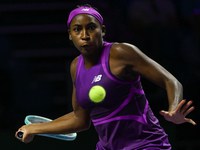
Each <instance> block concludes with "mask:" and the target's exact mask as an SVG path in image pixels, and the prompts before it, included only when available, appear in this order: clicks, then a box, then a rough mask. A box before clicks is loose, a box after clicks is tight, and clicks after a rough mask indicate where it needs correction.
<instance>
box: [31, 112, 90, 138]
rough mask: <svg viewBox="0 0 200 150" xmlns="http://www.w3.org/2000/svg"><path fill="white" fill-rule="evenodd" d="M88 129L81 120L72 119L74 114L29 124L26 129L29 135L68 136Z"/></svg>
mask: <svg viewBox="0 0 200 150" xmlns="http://www.w3.org/2000/svg"><path fill="white" fill-rule="evenodd" d="M88 128H89V125H88V124H85V123H84V121H82V120H81V119H77V118H76V117H74V112H71V113H69V114H67V115H64V116H62V117H60V118H58V119H55V120H53V121H51V122H46V123H41V124H31V125H30V126H29V127H28V129H29V130H28V132H29V133H30V134H34V135H35V134H68V133H74V132H80V131H83V130H86V129H88Z"/></svg>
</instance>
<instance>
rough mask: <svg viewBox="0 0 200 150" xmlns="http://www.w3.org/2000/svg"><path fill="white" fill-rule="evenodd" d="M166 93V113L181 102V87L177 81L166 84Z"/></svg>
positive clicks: (169, 81)
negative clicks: (167, 108)
mask: <svg viewBox="0 0 200 150" xmlns="http://www.w3.org/2000/svg"><path fill="white" fill-rule="evenodd" d="M166 91H167V96H168V102H169V110H168V111H173V110H174V109H175V108H176V107H177V106H178V104H179V103H180V101H181V100H183V87H182V85H181V83H180V82H179V81H178V80H176V79H171V80H168V81H167V82H166Z"/></svg>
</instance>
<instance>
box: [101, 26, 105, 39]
mask: <svg viewBox="0 0 200 150" xmlns="http://www.w3.org/2000/svg"><path fill="white" fill-rule="evenodd" d="M101 30H102V37H104V36H105V35H106V26H105V25H102V28H101Z"/></svg>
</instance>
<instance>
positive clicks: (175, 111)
mask: <svg viewBox="0 0 200 150" xmlns="http://www.w3.org/2000/svg"><path fill="white" fill-rule="evenodd" d="M68 32H69V39H70V40H72V42H73V43H74V45H75V47H76V48H77V49H78V50H79V51H80V53H81V54H82V56H83V59H84V65H85V67H86V68H87V69H89V68H91V67H92V66H93V65H94V64H95V63H96V62H97V59H98V58H99V57H100V54H101V51H102V47H103V36H104V35H105V26H103V25H100V23H99V22H98V20H97V19H96V18H95V17H93V16H91V15H88V14H79V15H77V16H75V17H74V18H73V19H72V21H71V23H70V29H69V30H68ZM77 61H78V57H76V58H75V59H74V60H73V61H72V63H71V69H70V72H71V77H72V82H73V93H72V105H73V110H74V111H73V112H71V113H69V114H66V115H64V116H62V117H60V118H58V119H55V120H53V121H51V122H47V123H41V124H31V125H24V126H22V127H21V128H19V130H22V131H24V136H23V139H22V140H21V141H22V142H24V143H29V142H31V141H32V140H33V138H34V135H35V134H61V133H62V134H67V133H73V132H80V131H83V130H87V129H88V128H89V127H90V124H91V119H90V116H89V113H88V112H87V111H86V110H84V109H83V108H81V107H80V106H79V104H78V103H77V100H76V94H75V93H76V88H75V86H74V83H75V79H76V68H77ZM109 65H110V70H111V73H112V74H113V75H115V76H116V77H118V78H122V79H126V80H134V79H137V78H138V76H142V77H144V78H146V79H148V80H150V81H151V82H153V83H155V84H157V85H159V86H160V87H162V88H164V89H165V90H166V91H167V96H168V102H169V109H168V111H164V110H162V111H160V114H161V115H163V116H164V117H165V119H166V120H167V121H171V122H173V123H175V124H181V123H185V122H189V123H191V124H193V125H196V123H195V122H194V121H193V120H191V119H189V118H185V116H186V115H187V114H189V113H190V112H191V111H193V110H194V107H193V106H192V107H191V104H192V101H189V102H187V103H186V100H182V99H183V98H182V97H183V88H182V85H181V83H180V82H179V81H178V80H177V79H176V78H175V77H174V76H173V75H172V74H170V73H169V72H168V71H167V70H166V69H164V68H163V67H162V66H160V65H159V64H158V63H156V62H155V61H154V60H152V59H150V58H149V57H147V56H146V55H145V54H144V53H142V52H141V51H140V50H139V49H138V48H137V47H135V46H134V45H131V44H127V43H115V44H113V45H112V46H111V49H110V57H109ZM19 130H18V131H19ZM16 133H17V132H16ZM15 136H16V134H15ZM16 137H17V136H16Z"/></svg>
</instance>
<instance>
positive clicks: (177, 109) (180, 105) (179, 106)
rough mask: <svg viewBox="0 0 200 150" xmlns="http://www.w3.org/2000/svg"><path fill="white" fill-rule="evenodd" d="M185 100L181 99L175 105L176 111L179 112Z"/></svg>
mask: <svg viewBox="0 0 200 150" xmlns="http://www.w3.org/2000/svg"><path fill="white" fill-rule="evenodd" d="M185 102H186V100H185V99H184V100H182V101H181V102H180V103H179V104H178V106H177V107H176V111H178V112H180V111H181V108H182V107H183V105H184V104H185Z"/></svg>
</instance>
